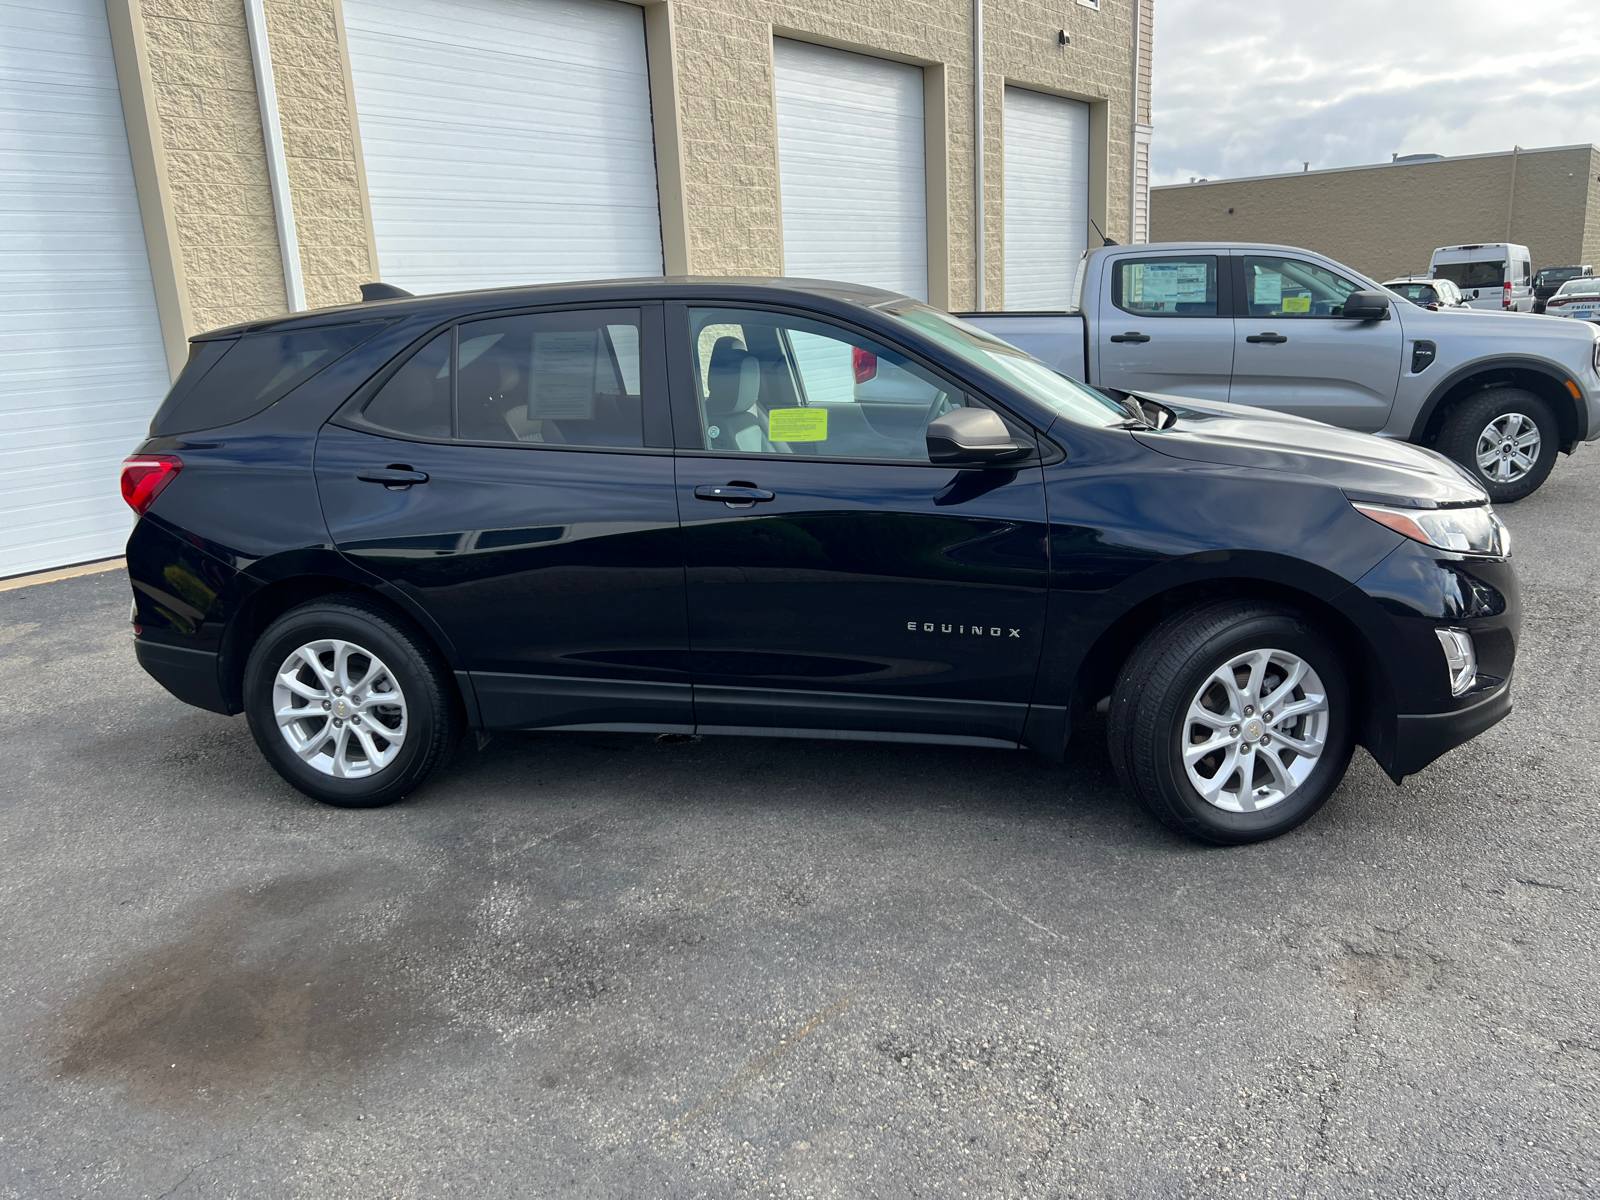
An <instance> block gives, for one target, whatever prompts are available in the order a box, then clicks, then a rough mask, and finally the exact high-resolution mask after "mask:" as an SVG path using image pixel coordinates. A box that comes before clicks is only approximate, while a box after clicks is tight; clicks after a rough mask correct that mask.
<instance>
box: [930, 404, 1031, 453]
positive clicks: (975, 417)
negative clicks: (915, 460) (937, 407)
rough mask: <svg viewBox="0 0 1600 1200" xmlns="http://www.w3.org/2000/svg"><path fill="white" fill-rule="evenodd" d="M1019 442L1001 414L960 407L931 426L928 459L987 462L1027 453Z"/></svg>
mask: <svg viewBox="0 0 1600 1200" xmlns="http://www.w3.org/2000/svg"><path fill="white" fill-rule="evenodd" d="M1027 449H1028V447H1027V446H1025V445H1018V444H1017V442H1016V441H1015V440H1013V439H1012V437H1011V431H1010V430H1009V429H1007V428H1006V423H1005V422H1004V421H1002V420H1001V419H1000V415H999V414H998V413H994V412H990V411H989V410H988V409H987V408H958V409H956V410H955V411H954V412H948V413H945V415H944V416H942V417H939V418H938V419H936V420H934V421H932V422H930V423H929V425H928V461H930V462H936V463H988V462H997V461H998V460H1000V459H1003V458H1014V457H1015V456H1017V455H1019V454H1024V453H1026V452H1027Z"/></svg>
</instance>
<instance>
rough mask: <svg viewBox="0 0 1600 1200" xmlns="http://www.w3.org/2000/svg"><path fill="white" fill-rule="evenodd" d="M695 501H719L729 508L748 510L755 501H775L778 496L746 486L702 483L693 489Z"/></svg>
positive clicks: (761, 489) (774, 493)
mask: <svg viewBox="0 0 1600 1200" xmlns="http://www.w3.org/2000/svg"><path fill="white" fill-rule="evenodd" d="M694 498H695V499H696V500H720V501H722V502H723V503H724V504H726V505H727V506H728V507H729V508H749V507H750V506H751V505H752V504H755V503H756V502H757V501H766V500H776V499H777V498H778V494H777V493H776V492H769V491H767V490H766V489H764V488H758V487H750V486H749V485H748V484H742V483H728V484H723V485H721V486H718V485H716V484H710V483H702V484H700V486H698V487H697V488H695V489H694Z"/></svg>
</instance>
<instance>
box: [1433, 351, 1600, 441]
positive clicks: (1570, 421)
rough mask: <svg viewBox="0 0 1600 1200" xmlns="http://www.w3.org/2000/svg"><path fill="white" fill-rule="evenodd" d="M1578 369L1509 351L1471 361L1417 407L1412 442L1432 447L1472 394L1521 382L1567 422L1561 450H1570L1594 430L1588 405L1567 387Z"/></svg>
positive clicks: (1561, 423) (1562, 425)
mask: <svg viewBox="0 0 1600 1200" xmlns="http://www.w3.org/2000/svg"><path fill="white" fill-rule="evenodd" d="M1570 379H1572V373H1571V372H1570V371H1568V370H1567V369H1566V368H1564V367H1561V366H1559V365H1557V364H1554V363H1550V362H1546V361H1544V360H1543V359H1538V358H1530V357H1517V356H1508V357H1501V358H1495V359H1491V360H1489V361H1487V362H1477V363H1469V364H1468V365H1466V366H1464V367H1458V368H1456V370H1455V371H1453V372H1451V373H1450V374H1449V375H1446V376H1445V377H1444V378H1443V379H1442V380H1440V381H1439V383H1438V384H1436V385H1435V386H1434V389H1433V391H1431V392H1429V393H1428V398H1427V400H1426V401H1424V402H1423V405H1422V408H1421V409H1420V410H1418V412H1417V418H1416V420H1415V421H1414V422H1413V423H1412V426H1411V436H1410V438H1409V440H1410V441H1413V442H1416V443H1418V444H1419V445H1423V446H1431V445H1433V444H1434V443H1435V441H1437V440H1438V437H1439V430H1440V428H1441V427H1442V426H1443V425H1444V422H1445V420H1446V418H1448V417H1449V415H1450V413H1451V412H1452V411H1453V410H1454V409H1455V408H1456V407H1457V406H1458V405H1459V404H1461V403H1462V401H1464V400H1466V399H1467V398H1468V397H1470V396H1474V395H1476V394H1477V393H1479V392H1483V391H1488V390H1489V389H1490V388H1496V387H1516V388H1522V389H1523V390H1525V391H1529V392H1532V393H1533V394H1534V395H1536V396H1538V397H1539V398H1540V399H1541V400H1543V401H1544V402H1545V403H1547V404H1548V405H1550V410H1551V411H1552V412H1553V413H1555V415H1556V420H1557V421H1558V422H1559V423H1560V427H1561V450H1562V451H1563V452H1564V453H1567V454H1570V453H1571V452H1572V450H1573V448H1574V447H1575V446H1576V445H1577V444H1578V443H1579V442H1581V441H1583V440H1584V438H1586V437H1587V436H1588V434H1589V427H1588V425H1589V418H1588V410H1587V409H1586V408H1585V406H1584V404H1583V402H1582V401H1581V400H1576V399H1574V398H1573V395H1572V393H1571V392H1569V391H1568V390H1567V386H1566V385H1567V381H1568V380H1570Z"/></svg>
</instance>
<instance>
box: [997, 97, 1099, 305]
mask: <svg viewBox="0 0 1600 1200" xmlns="http://www.w3.org/2000/svg"><path fill="white" fill-rule="evenodd" d="M1005 105H1006V107H1005V304H1006V307H1007V308H1009V309H1013V310H1019V309H1058V308H1065V307H1066V306H1067V305H1068V304H1070V303H1071V297H1072V283H1073V278H1074V276H1075V275H1076V273H1077V269H1078V260H1079V257H1080V256H1081V255H1082V253H1083V251H1084V248H1085V247H1086V246H1087V245H1088V244H1089V106H1088V105H1087V104H1084V103H1082V102H1080V101H1077V100H1068V99H1066V98H1064V97H1061V96H1048V95H1045V94H1043V93H1041V92H1031V91H1028V90H1026V89H1024V88H1013V87H1008V88H1006V91H1005Z"/></svg>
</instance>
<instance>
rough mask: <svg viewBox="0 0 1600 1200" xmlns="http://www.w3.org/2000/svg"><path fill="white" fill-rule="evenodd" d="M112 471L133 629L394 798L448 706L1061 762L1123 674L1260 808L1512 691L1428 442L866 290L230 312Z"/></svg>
mask: <svg viewBox="0 0 1600 1200" xmlns="http://www.w3.org/2000/svg"><path fill="white" fill-rule="evenodd" d="M369 287H372V290H373V291H374V292H377V291H380V290H384V289H382V285H377V286H373V285H369ZM387 291H389V292H390V293H393V292H394V291H395V289H387ZM401 295H402V296H403V295H404V294H403V293H402V294H401ZM122 483H123V490H124V494H125V495H126V497H127V499H128V501H129V503H130V504H131V505H132V507H133V508H134V509H135V511H136V512H137V513H138V514H139V521H138V524H137V525H136V527H135V529H134V532H133V535H132V537H131V538H130V540H129V542H128V568H129V573H130V575H131V577H132V582H133V588H134V599H135V612H134V616H133V620H134V624H135V634H136V641H135V646H136V648H137V652H138V656H139V661H140V662H141V663H142V664H143V665H144V667H145V669H146V670H148V671H149V672H150V673H151V674H152V675H154V676H155V677H156V678H157V679H158V680H160V681H161V683H162V684H164V685H165V686H166V687H167V688H168V689H169V690H170V691H171V692H172V693H173V694H174V695H176V696H177V697H179V698H180V699H182V700H185V701H187V702H189V703H190V704H194V705H198V706H200V707H202V708H206V709H210V710H212V711H215V712H221V713H238V712H243V713H244V714H245V715H246V717H247V718H248V720H249V722H250V727H251V730H252V731H253V732H254V734H255V738H256V741H257V743H258V744H259V746H260V747H261V750H262V752H263V753H264V754H265V755H266V756H267V757H268V759H269V760H271V762H272V764H273V765H274V766H275V767H276V768H277V769H278V771H280V772H281V773H282V774H283V776H284V777H285V778H286V779H288V780H289V781H290V782H291V783H292V784H294V786H296V787H297V788H299V789H301V790H302V791H304V792H306V793H307V794H309V795H311V796H314V797H316V798H318V799H320V800H324V801H327V802H328V803H331V804H338V805H346V806H370V805H379V804H387V803H389V802H391V801H394V800H397V799H399V798H400V797H402V796H404V795H405V794H407V793H408V792H410V791H412V790H413V789H415V788H416V787H418V786H419V785H420V784H421V783H422V781H423V780H424V779H425V778H426V777H427V776H428V775H429V773H430V772H432V771H433V770H434V769H435V768H436V767H437V766H438V765H439V764H440V762H441V761H442V760H443V759H444V758H445V757H447V756H448V755H449V753H450V751H451V748H452V746H453V745H454V744H455V742H456V741H457V739H458V737H459V736H460V735H461V734H462V732H463V731H464V730H532V729H543V730H551V729H569V730H570V729H579V730H628V731H639V732H659V733H672V732H681V733H688V732H698V733H703V734H716V733H722V734H755V735H764V736H786V737H834V738H857V739H867V740H872V739H877V740H889V741H910V742H927V743H938V744H946V745H948V744H956V745H966V746H989V747H996V748H1006V749H1014V748H1018V747H1027V748H1030V749H1033V750H1036V751H1038V752H1040V753H1042V754H1045V755H1048V756H1050V757H1052V758H1057V759H1059V758H1060V757H1061V756H1062V755H1063V753H1064V751H1065V749H1066V746H1067V741H1068V738H1069V736H1070V735H1071V733H1072V731H1073V729H1074V728H1075V727H1077V726H1079V725H1080V724H1082V723H1084V722H1085V720H1086V719H1090V720H1092V719H1093V716H1092V714H1093V713H1094V711H1095V710H1096V709H1099V710H1101V711H1103V712H1106V713H1107V717H1106V723H1107V726H1108V732H1109V742H1110V749H1111V755H1112V758H1113V760H1114V762H1115V765H1116V769H1117V771H1118V773H1119V775H1120V777H1121V779H1122V781H1123V783H1124V785H1125V786H1126V787H1127V789H1128V790H1129V791H1130V792H1132V793H1133V795H1134V796H1135V797H1137V798H1138V800H1139V801H1140V802H1142V803H1143V804H1144V805H1145V806H1146V807H1148V808H1149V810H1150V811H1151V812H1152V813H1153V814H1154V815H1155V816H1157V817H1158V818H1160V819H1161V820H1162V821H1164V822H1166V823H1167V824H1168V825H1170V826H1171V827H1172V828H1174V829H1177V830H1179V831H1181V832H1183V833H1185V834H1188V835H1189V836H1191V837H1195V838H1198V839H1201V840H1204V841H1210V842H1218V843H1237V842H1249V841H1257V840H1260V839H1262V838H1267V837H1271V836H1273V835H1275V834H1279V833H1282V832H1284V831H1285V830H1287V829H1290V828H1292V827H1294V826H1295V825H1297V824H1298V823H1299V822H1301V821H1303V820H1305V819H1306V818H1307V817H1308V816H1310V815H1311V814H1312V813H1313V812H1315V811H1316V809H1317V808H1318V807H1320V806H1321V804H1322V803H1323V802H1324V801H1325V800H1326V799H1327V798H1328V796H1329V795H1330V794H1331V793H1332V791H1333V789H1334V788H1335V786H1336V785H1337V784H1338V783H1339V780H1340V778H1341V777H1342V776H1343V775H1344V772H1345V768H1346V765H1347V764H1348V762H1349V760H1350V754H1351V750H1352V747H1353V746H1354V745H1355V744H1356V743H1360V744H1362V745H1364V746H1366V747H1367V748H1368V749H1369V750H1370V751H1371V753H1372V754H1373V756H1374V757H1375V758H1376V759H1377V761H1378V762H1379V763H1380V764H1381V765H1382V767H1383V769H1384V770H1385V771H1387V772H1388V774H1389V775H1390V776H1391V777H1392V778H1393V779H1394V780H1395V781H1396V782H1399V780H1400V779H1401V778H1402V777H1403V776H1405V775H1408V774H1410V773H1412V772H1415V771H1417V770H1420V769H1421V768H1422V767H1424V766H1425V765H1427V764H1428V763H1429V762H1431V761H1432V760H1433V759H1434V758H1436V757H1438V756H1439V755H1440V754H1442V753H1444V752H1445V751H1447V750H1449V749H1450V748H1451V747H1453V746H1456V745H1458V744H1459V743H1461V742H1463V741H1465V740H1466V739H1468V738H1471V737H1473V736H1475V735H1476V734H1478V733H1479V732H1481V731H1482V730H1484V729H1485V728H1487V727H1488V726H1490V725H1492V724H1494V722H1496V721H1498V720H1499V719H1500V718H1501V717H1503V716H1505V715H1506V713H1507V712H1509V711H1510V707H1511V700H1510V678H1511V667H1512V659H1513V657H1514V655H1515V641H1516V635H1517V625H1518V599H1517V582H1516V575H1515V573H1514V570H1513V568H1512V564H1511V562H1510V557H1509V545H1508V541H1507V535H1506V531H1505V528H1504V526H1503V525H1502V524H1501V523H1500V520H1499V518H1498V517H1497V516H1496V515H1495V514H1494V513H1493V511H1492V510H1491V508H1490V506H1489V504H1488V502H1487V499H1486V497H1485V495H1484V493H1483V492H1482V491H1481V490H1480V489H1479V487H1478V485H1477V484H1476V483H1474V482H1473V481H1472V480H1471V478H1470V477H1468V476H1467V475H1465V474H1464V473H1463V472H1462V471H1461V469H1460V468H1458V467H1456V466H1454V465H1453V464H1452V463H1450V462H1449V461H1448V460H1446V459H1444V458H1442V457H1440V456H1439V455H1436V454H1434V453H1432V452H1431V451H1428V450H1423V449H1419V448H1418V447H1415V446H1409V445H1405V444H1401V443H1397V442H1392V441H1384V440H1380V439H1378V438H1374V437H1369V436H1367V435H1365V434H1358V433H1349V432H1346V431H1344V430H1340V429H1334V428H1331V427H1329V426H1326V425H1322V424H1318V423H1315V422H1311V421H1306V420H1302V419H1299V418H1295V417H1288V416H1280V415H1277V414H1273V413H1270V412H1265V411H1263V410H1261V409H1256V408H1240V407H1236V406H1232V405H1228V404H1220V403H1202V402H1198V401H1193V400H1186V399H1179V398H1176V397H1166V396H1147V395H1132V396H1126V395H1122V394H1113V395H1107V394H1102V393H1100V392H1098V391H1094V390H1092V389H1090V388H1087V387H1085V386H1083V385H1081V384H1078V383H1075V382H1073V381H1072V380H1069V379H1067V378H1065V377H1063V376H1061V375H1058V374H1056V373H1055V372H1054V371H1052V370H1050V369H1049V368H1047V367H1045V366H1044V365H1043V364H1041V363H1039V362H1038V361H1036V360H1035V359H1032V358H1030V357H1029V356H1027V355H1026V354H1023V353H1022V352H1021V351H1019V350H1016V349H1015V348H1013V347H1011V346H1009V345H1007V344H1006V343H1004V342H1002V341H999V340H997V339H996V338H994V337H993V336H992V335H990V334H987V333H984V332H983V331H982V330H979V329H977V328H975V327H973V326H971V325H968V324H966V323H964V322H962V321H959V320H957V319H955V318H953V317H951V316H949V315H948V314H946V313H944V312H942V311H939V310H938V309H935V308H931V307H929V306H928V305H926V304H923V303H920V302H919V301H916V300H912V299H908V298H907V297H905V296H900V295H895V294H892V293H888V292H881V291H876V290H872V289H869V288H864V287H856V286H851V285H846V284H831V283H822V282H816V281H796V280H782V279H767V280H741V279H715V280H712V279H670V278H669V279H650V280H632V281H621V282H603V283H584V284H566V285H556V286H546V287H529V288H520V289H509V290H503V291H489V292H474V293H461V294H454V295H440V296H427V297H420V298H413V297H406V298H390V299H382V300H377V301H374V302H370V303H366V304H362V305H355V306H349V307H344V308H337V309H326V310H323V311H320V312H311V313H303V314H300V315H298V316H294V317H289V318H283V319H277V320H270V321H261V322H257V323H254V324H250V325H241V326H237V327H235V328H232V329H222V330H217V331H215V332H213V333H208V334H206V335H204V336H203V337H200V338H197V339H196V340H195V343H194V350H193V354H192V356H191V358H190V361H189V365H188V367H187V368H186V369H185V370H184V372H183V373H182V375H181V376H180V378H179V379H178V381H177V383H176V384H175V385H174V386H173V389H172V392H171V394H170V395H169V396H168V397H167V399H166V401H165V403H163V405H162V406H161V409H160V411H159V412H158V413H157V415H156V418H155V421H154V424H153V426H152V429H151V434H150V438H149V440H148V441H146V442H145V443H144V444H143V445H142V447H141V448H140V451H139V453H138V454H136V455H135V456H134V457H132V458H130V459H129V460H128V462H127V463H126V464H125V466H124V471H123V479H122Z"/></svg>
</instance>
